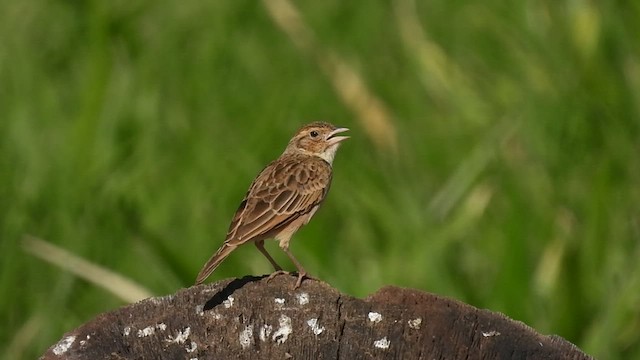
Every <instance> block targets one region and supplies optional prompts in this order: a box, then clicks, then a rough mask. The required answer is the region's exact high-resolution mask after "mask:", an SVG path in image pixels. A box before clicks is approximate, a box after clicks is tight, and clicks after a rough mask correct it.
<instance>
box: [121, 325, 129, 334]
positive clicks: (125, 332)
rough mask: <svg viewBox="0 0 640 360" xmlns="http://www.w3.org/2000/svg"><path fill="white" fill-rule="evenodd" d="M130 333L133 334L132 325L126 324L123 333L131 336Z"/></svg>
mask: <svg viewBox="0 0 640 360" xmlns="http://www.w3.org/2000/svg"><path fill="white" fill-rule="evenodd" d="M129 334H131V326H125V327H124V329H122V335H124V336H129Z"/></svg>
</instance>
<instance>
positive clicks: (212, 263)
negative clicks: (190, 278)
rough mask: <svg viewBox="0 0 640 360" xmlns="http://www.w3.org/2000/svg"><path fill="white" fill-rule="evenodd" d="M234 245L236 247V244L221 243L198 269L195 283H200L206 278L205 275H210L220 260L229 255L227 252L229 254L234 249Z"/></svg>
mask: <svg viewBox="0 0 640 360" xmlns="http://www.w3.org/2000/svg"><path fill="white" fill-rule="evenodd" d="M236 247H237V246H236V245H229V244H224V245H222V246H221V247H220V249H218V251H216V253H215V254H213V256H212V257H211V258H210V259H209V261H207V263H206V264H204V266H203V267H202V270H200V273H199V274H198V277H197V278H196V285H200V284H202V283H203V282H204V281H205V280H206V279H207V277H209V275H211V273H212V272H213V270H215V269H216V268H217V267H218V265H220V263H221V262H222V260H224V259H225V258H226V257H227V256H229V254H231V252H232V251H233V250H235V249H236Z"/></svg>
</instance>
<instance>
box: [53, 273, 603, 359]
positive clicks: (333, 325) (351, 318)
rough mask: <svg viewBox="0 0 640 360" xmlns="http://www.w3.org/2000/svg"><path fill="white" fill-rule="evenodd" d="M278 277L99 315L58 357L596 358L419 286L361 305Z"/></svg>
mask: <svg viewBox="0 0 640 360" xmlns="http://www.w3.org/2000/svg"><path fill="white" fill-rule="evenodd" d="M295 280H296V278H295V277H293V276H287V275H280V276H277V277H275V278H274V279H272V280H271V281H267V279H266V278H264V277H245V278H242V279H228V280H223V281H219V282H217V283H212V284H205V285H200V286H195V287H191V288H188V289H183V290H180V291H178V292H177V293H176V294H174V295H169V296H164V297H158V298H150V299H146V300H143V301H140V302H138V303H136V304H132V305H128V306H125V307H122V308H120V309H117V310H114V311H111V312H108V313H105V314H101V315H99V316H97V317H96V318H95V319H93V320H91V321H89V322H88V323H86V324H84V325H82V326H80V327H78V328H77V329H75V330H73V331H70V332H68V333H67V334H65V335H64V336H63V337H62V339H61V340H60V341H59V342H58V343H57V344H55V345H53V346H52V347H51V348H49V349H48V350H47V352H46V353H45V354H44V355H43V356H42V357H41V359H45V360H54V359H55V360H60V359H74V360H75V359H78V360H80V359H91V360H95V359H114V360H115V359H199V360H203V359H349V360H353V359H429V360H431V359H591V357H589V356H588V355H586V354H585V353H583V352H582V351H580V349H578V348H577V347H575V346H574V345H573V344H571V343H569V342H568V341H566V340H564V339H562V338H560V337H557V336H545V335H541V334H539V333H537V332H536V331H534V330H533V329H532V328H530V327H528V326H527V325H525V324H523V323H521V322H517V321H514V320H511V319H509V318H507V317H506V316H504V315H502V314H499V313H495V312H491V311H488V310H480V309H477V308H474V307H472V306H470V305H466V304H464V303H461V302H459V301H456V300H452V299H449V298H446V297H442V296H438V295H433V294H429V293H424V292H421V291H417V290H412V289H402V288H398V287H392V286H390V287H385V288H382V289H381V290H379V291H378V292H376V293H375V294H373V295H371V296H369V297H367V298H365V299H357V298H354V297H351V296H348V295H345V294H341V293H340V292H338V291H337V290H335V289H333V288H331V287H330V286H328V285H327V284H325V283H322V282H319V281H315V280H305V281H304V282H303V284H302V286H301V287H300V288H298V289H296V290H293V285H294V283H295Z"/></svg>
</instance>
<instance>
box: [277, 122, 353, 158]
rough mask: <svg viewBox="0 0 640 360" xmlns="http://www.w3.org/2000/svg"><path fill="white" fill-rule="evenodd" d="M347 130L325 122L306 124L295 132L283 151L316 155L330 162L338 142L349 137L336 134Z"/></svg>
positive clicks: (338, 144)
mask: <svg viewBox="0 0 640 360" xmlns="http://www.w3.org/2000/svg"><path fill="white" fill-rule="evenodd" d="M348 130H349V129H347V128H339V127H336V126H334V125H332V124H329V123H326V122H313V123H310V124H307V125H305V126H303V127H301V128H300V130H298V132H296V134H295V136H294V137H293V138H292V139H291V140H290V141H289V145H287V148H286V149H285V151H284V152H285V154H286V153H302V154H307V155H313V156H318V157H320V158H322V159H324V160H325V161H327V162H328V163H329V164H331V163H333V158H334V157H335V155H336V151H337V150H338V147H339V146H340V143H341V142H342V141H344V140H347V139H348V138H349V137H348V136H337V135H338V134H340V133H343V132H345V131H348Z"/></svg>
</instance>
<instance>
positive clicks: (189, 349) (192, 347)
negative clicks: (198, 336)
mask: <svg viewBox="0 0 640 360" xmlns="http://www.w3.org/2000/svg"><path fill="white" fill-rule="evenodd" d="M184 349H185V350H186V351H187V352H188V353H192V352H194V351H196V350H198V344H196V343H195V342H194V341H192V342H191V344H190V345H189V346H186V347H185V348H184Z"/></svg>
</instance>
